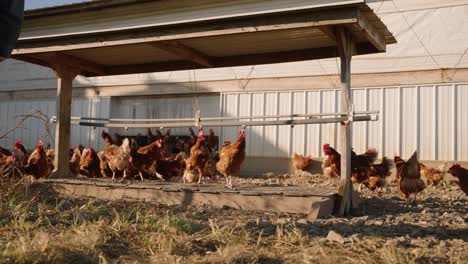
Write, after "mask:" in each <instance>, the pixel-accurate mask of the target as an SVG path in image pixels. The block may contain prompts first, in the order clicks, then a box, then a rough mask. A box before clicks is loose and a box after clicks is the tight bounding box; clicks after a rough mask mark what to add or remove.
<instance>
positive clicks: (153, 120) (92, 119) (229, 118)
mask: <svg viewBox="0 0 468 264" xmlns="http://www.w3.org/2000/svg"><path fill="white" fill-rule="evenodd" d="M365 114H379V111H363V112H354V115H365ZM341 115H348V113H345V112H343V113H340V112H338V113H314V114H286V115H267V116H265V115H259V116H228V117H201V118H200V120H201V121H204V120H205V121H218V120H242V119H270V118H287V117H290V118H293V117H321V116H341ZM53 118H55V117H53ZM71 119H72V120H91V121H94V120H97V121H107V122H179V121H193V122H195V118H194V117H190V118H165V119H129V118H97V117H72V118H71Z"/></svg>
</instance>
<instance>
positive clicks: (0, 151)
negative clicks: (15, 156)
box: [0, 147, 11, 157]
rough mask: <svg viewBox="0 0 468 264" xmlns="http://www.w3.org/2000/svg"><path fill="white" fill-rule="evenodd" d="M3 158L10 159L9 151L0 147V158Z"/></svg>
mask: <svg viewBox="0 0 468 264" xmlns="http://www.w3.org/2000/svg"><path fill="white" fill-rule="evenodd" d="M5 156H7V157H11V151H9V150H8V149H6V148H2V147H0V157H5Z"/></svg>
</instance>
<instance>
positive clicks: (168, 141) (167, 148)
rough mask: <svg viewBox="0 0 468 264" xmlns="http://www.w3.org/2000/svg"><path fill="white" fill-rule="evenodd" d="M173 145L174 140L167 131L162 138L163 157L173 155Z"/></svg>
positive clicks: (169, 130) (169, 131)
mask: <svg viewBox="0 0 468 264" xmlns="http://www.w3.org/2000/svg"><path fill="white" fill-rule="evenodd" d="M175 144H176V141H175V138H173V137H171V129H168V130H167V131H166V134H164V137H163V150H164V152H163V154H164V156H165V157H170V156H171V155H172V154H173V151H174V148H175Z"/></svg>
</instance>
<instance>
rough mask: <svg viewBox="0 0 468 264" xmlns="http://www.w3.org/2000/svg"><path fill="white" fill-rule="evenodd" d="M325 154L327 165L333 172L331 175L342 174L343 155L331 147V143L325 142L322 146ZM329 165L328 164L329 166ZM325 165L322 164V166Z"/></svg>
mask: <svg viewBox="0 0 468 264" xmlns="http://www.w3.org/2000/svg"><path fill="white" fill-rule="evenodd" d="M322 149H323V154H324V155H325V157H326V161H324V162H325V163H326V164H325V167H326V168H327V167H329V168H330V170H331V172H330V176H332V175H335V176H338V177H339V176H340V175H341V155H340V153H338V151H336V150H335V149H334V148H332V147H330V144H325V145H323V147H322ZM327 165H328V166H327ZM323 167H324V165H323V164H322V168H323Z"/></svg>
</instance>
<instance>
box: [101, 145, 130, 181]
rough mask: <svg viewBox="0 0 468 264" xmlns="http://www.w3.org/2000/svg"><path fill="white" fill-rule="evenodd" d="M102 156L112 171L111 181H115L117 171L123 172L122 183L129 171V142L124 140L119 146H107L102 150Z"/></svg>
mask: <svg viewBox="0 0 468 264" xmlns="http://www.w3.org/2000/svg"><path fill="white" fill-rule="evenodd" d="M104 156H105V159H106V160H107V165H108V166H109V169H110V170H111V171H112V179H113V180H114V179H115V175H116V173H117V171H121V172H123V177H122V181H123V180H124V179H125V178H127V176H128V174H129V169H130V142H129V140H128V138H125V139H124V140H123V142H122V145H121V146H116V145H107V143H106V146H105V148H104Z"/></svg>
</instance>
